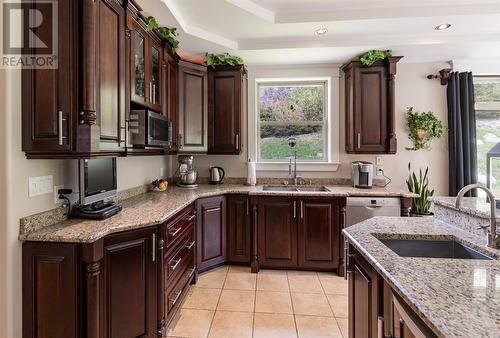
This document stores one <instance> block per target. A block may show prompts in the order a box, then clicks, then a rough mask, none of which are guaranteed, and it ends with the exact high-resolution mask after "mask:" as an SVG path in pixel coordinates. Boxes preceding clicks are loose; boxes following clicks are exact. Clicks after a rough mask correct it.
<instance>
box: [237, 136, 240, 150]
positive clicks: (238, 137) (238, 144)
mask: <svg viewBox="0 0 500 338" xmlns="http://www.w3.org/2000/svg"><path fill="white" fill-rule="evenodd" d="M239 149H240V135H239V134H236V150H239Z"/></svg>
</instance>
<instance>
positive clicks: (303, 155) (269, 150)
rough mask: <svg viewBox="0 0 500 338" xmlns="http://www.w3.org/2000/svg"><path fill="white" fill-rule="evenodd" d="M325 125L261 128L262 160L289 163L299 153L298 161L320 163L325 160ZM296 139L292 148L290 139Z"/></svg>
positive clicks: (267, 126) (269, 126)
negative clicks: (289, 143)
mask: <svg viewBox="0 0 500 338" xmlns="http://www.w3.org/2000/svg"><path fill="white" fill-rule="evenodd" d="M323 131H324V130H323V125H321V124H319V125H318V124H317V125H293V124H290V125H283V126H276V125H268V124H261V126H260V158H261V160H271V161H277V160H282V161H288V158H290V157H293V156H294V152H295V151H296V152H297V160H303V161H318V160H324V159H325V152H324V139H325V137H324V132H323ZM289 137H295V138H296V141H297V143H296V145H295V147H293V148H291V147H290V146H289V145H288V138H289Z"/></svg>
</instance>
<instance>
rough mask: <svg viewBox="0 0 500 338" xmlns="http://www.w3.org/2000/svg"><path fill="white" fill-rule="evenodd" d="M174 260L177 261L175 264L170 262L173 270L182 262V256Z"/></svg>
mask: <svg viewBox="0 0 500 338" xmlns="http://www.w3.org/2000/svg"><path fill="white" fill-rule="evenodd" d="M174 262H175V263H174V264H173V265H172V264H169V265H170V268H171V269H172V270H175V269H177V267H178V266H179V264H181V262H182V258H179V259H177V260H175V261H174Z"/></svg>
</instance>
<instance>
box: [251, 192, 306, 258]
mask: <svg viewBox="0 0 500 338" xmlns="http://www.w3.org/2000/svg"><path fill="white" fill-rule="evenodd" d="M258 215H259V216H258V217H259V219H258V259H259V264H260V265H261V266H263V267H296V266H297V208H296V201H295V199H292V198H282V197H273V198H271V197H265V198H259V202H258Z"/></svg>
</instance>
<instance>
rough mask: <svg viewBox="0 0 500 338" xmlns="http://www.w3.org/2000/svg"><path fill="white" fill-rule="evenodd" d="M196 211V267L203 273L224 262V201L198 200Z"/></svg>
mask: <svg viewBox="0 0 500 338" xmlns="http://www.w3.org/2000/svg"><path fill="white" fill-rule="evenodd" d="M196 210H197V215H198V217H197V229H196V231H197V236H196V243H197V266H198V270H200V271H203V270H207V269H209V268H211V267H214V266H217V265H219V264H221V263H223V262H225V261H226V237H227V235H226V199H225V197H224V196H217V197H210V198H204V199H199V200H198V202H197V206H196Z"/></svg>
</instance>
